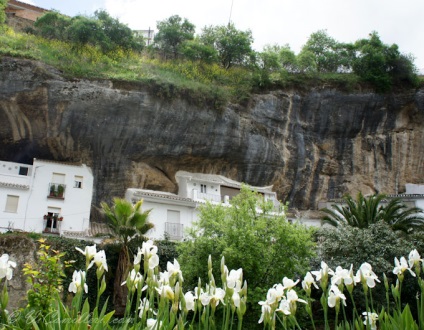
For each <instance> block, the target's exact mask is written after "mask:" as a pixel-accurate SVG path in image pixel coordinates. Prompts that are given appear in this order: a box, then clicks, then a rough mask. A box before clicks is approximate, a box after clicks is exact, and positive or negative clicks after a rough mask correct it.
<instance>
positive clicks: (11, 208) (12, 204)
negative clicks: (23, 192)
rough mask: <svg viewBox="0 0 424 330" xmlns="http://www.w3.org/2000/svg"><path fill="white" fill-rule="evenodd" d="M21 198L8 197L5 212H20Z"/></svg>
mask: <svg viewBox="0 0 424 330" xmlns="http://www.w3.org/2000/svg"><path fill="white" fill-rule="evenodd" d="M18 204H19V196H13V195H7V199H6V207H5V209H4V211H5V212H11V213H16V212H18Z"/></svg>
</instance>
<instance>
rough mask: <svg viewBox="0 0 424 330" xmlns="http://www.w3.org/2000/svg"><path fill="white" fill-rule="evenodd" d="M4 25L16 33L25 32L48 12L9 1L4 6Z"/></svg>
mask: <svg viewBox="0 0 424 330" xmlns="http://www.w3.org/2000/svg"><path fill="white" fill-rule="evenodd" d="M5 12H6V24H7V25H9V26H10V27H12V28H14V29H15V30H17V31H25V30H26V29H28V28H32V27H33V25H34V22H35V21H36V20H37V19H38V18H39V17H41V16H43V15H44V14H45V13H47V12H49V10H47V9H44V8H40V7H37V6H34V5H30V4H29V3H25V2H21V1H16V0H9V1H7V5H6V9H5Z"/></svg>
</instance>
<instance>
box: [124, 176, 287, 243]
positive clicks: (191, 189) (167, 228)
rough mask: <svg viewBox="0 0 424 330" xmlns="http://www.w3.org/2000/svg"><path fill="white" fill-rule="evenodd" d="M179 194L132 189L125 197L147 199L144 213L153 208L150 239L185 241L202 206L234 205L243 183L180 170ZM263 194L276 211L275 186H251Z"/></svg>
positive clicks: (177, 178)
mask: <svg viewBox="0 0 424 330" xmlns="http://www.w3.org/2000/svg"><path fill="white" fill-rule="evenodd" d="M175 179H176V181H177V183H178V187H179V189H178V194H172V193H167V192H160V191H153V190H146V189H137V188H129V189H127V191H126V194H125V198H126V199H127V200H128V201H131V202H132V203H136V202H137V201H139V200H141V199H142V200H143V210H148V209H151V212H150V215H149V220H150V221H151V222H152V223H153V224H154V225H155V227H154V228H153V229H151V230H150V231H149V232H148V233H147V236H149V237H150V238H152V239H163V238H164V237H165V236H168V237H169V238H170V239H172V240H183V239H184V234H185V229H186V228H187V227H190V226H191V225H192V223H193V222H194V221H197V219H198V215H199V210H198V207H199V206H200V205H202V204H205V203H206V202H207V201H209V202H211V203H214V204H223V205H228V206H230V200H231V198H232V197H234V196H236V195H237V194H238V193H239V192H240V189H241V187H242V183H240V182H237V181H234V180H231V179H228V178H226V177H224V176H221V175H215V174H201V173H189V172H185V171H178V172H177V173H176V175H175ZM250 188H251V189H252V190H254V191H256V192H257V193H259V194H262V195H263V196H264V198H265V200H271V201H272V202H273V203H274V205H275V207H276V210H278V209H279V205H280V203H279V202H278V200H277V194H276V193H275V192H273V191H272V186H267V187H250Z"/></svg>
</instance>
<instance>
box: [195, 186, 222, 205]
mask: <svg viewBox="0 0 424 330" xmlns="http://www.w3.org/2000/svg"><path fill="white" fill-rule="evenodd" d="M193 199H194V200H196V199H202V200H205V201H211V202H218V203H220V202H221V201H222V197H221V195H215V194H208V193H202V192H199V191H198V190H197V189H193Z"/></svg>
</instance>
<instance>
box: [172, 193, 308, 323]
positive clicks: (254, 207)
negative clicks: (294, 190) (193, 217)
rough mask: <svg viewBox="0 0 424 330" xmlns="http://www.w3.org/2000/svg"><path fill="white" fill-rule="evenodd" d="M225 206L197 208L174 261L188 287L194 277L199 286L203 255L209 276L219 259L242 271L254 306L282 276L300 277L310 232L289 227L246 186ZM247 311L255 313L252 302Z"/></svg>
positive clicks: (204, 275) (305, 263)
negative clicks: (209, 268) (194, 220)
mask: <svg viewBox="0 0 424 330" xmlns="http://www.w3.org/2000/svg"><path fill="white" fill-rule="evenodd" d="M231 204H232V207H228V206H223V205H212V204H206V205H205V206H203V207H201V208H200V216H199V221H198V222H197V223H196V224H195V225H194V227H193V229H192V231H191V232H190V237H189V239H188V240H187V241H186V242H182V243H181V244H180V245H179V246H178V251H179V253H180V255H179V259H178V260H179V262H180V264H181V268H182V270H183V272H184V273H185V274H186V275H185V285H186V286H187V287H188V288H193V287H194V286H196V284H197V282H198V278H201V279H202V283H204V282H205V281H206V279H207V278H208V276H207V275H208V274H207V269H206V260H208V256H209V255H211V256H212V260H213V270H214V273H219V269H220V260H221V258H222V257H225V262H226V264H227V265H228V267H229V268H233V269H238V268H242V269H243V277H244V279H245V280H246V281H247V283H248V284H249V288H251V289H250V291H249V297H250V301H251V302H256V301H258V300H259V298H260V297H262V295H263V294H264V293H265V292H266V290H267V288H268V287H270V286H271V285H273V284H274V283H277V282H280V281H281V279H282V276H295V275H296V274H303V273H304V272H305V269H306V268H307V267H308V266H309V260H310V258H311V256H312V254H313V249H314V244H313V243H312V238H311V235H312V231H311V230H309V229H307V228H305V227H303V226H300V225H295V224H290V223H289V222H288V221H287V219H286V217H285V215H284V213H276V212H275V209H274V206H273V204H272V202H269V201H264V199H263V197H262V196H261V195H259V194H257V193H255V192H252V191H250V190H249V189H248V188H247V187H243V188H242V190H241V193H240V194H239V195H237V196H235V197H234V198H233V199H232V200H231ZM258 210H260V211H258ZM216 281H217V283H219V280H218V279H216ZM249 307H250V308H252V307H253V308H254V309H258V308H259V307H258V305H257V304H256V303H254V304H251V305H250V306H249ZM251 311H252V310H251ZM253 314H254V313H252V312H251V313H250V315H253ZM256 322H257V321H256ZM256 322H255V323H256Z"/></svg>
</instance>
